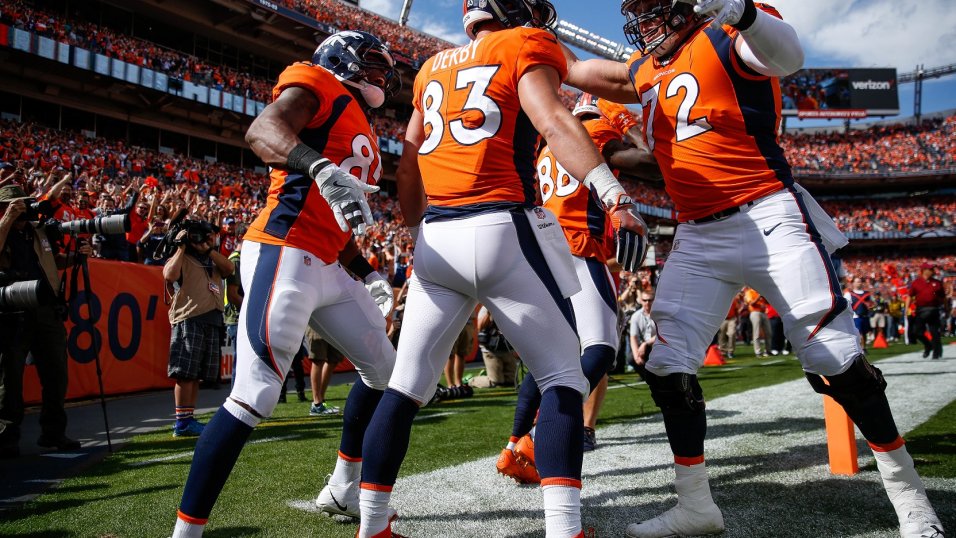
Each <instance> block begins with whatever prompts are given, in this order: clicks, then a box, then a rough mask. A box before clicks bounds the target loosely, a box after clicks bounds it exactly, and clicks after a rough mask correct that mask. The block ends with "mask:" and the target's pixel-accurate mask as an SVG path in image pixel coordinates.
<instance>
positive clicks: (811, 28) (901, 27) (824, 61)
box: [771, 0, 956, 72]
mask: <svg viewBox="0 0 956 538" xmlns="http://www.w3.org/2000/svg"><path fill="white" fill-rule="evenodd" d="M771 1H772V2H773V0H771ZM773 4H774V6H776V7H777V8H778V9H779V10H780V13H781V14H782V15H783V17H784V19H786V20H787V21H789V22H790V23H791V24H793V25H794V27H795V28H796V29H797V33H798V35H799V36H800V41H801V43H803V47H804V49H805V50H806V52H807V67H840V66H847V67H876V66H882V67H896V68H898V69H899V70H900V71H901V72H906V71H911V70H913V69H914V68H915V67H916V65H917V64H925V65H926V66H927V67H935V66H939V65H944V64H952V63H956V48H954V47H953V45H952V44H953V43H956V10H954V9H953V3H952V0H777V1H776V2H773Z"/></svg>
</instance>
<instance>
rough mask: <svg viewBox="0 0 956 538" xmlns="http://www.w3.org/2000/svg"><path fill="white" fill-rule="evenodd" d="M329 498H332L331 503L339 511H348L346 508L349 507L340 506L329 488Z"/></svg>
mask: <svg viewBox="0 0 956 538" xmlns="http://www.w3.org/2000/svg"><path fill="white" fill-rule="evenodd" d="M329 497H332V502H334V503H335V506H337V507H338V509H339V510H341V511H343V512H345V511H347V510H348V507H349V506H348V505H345V506H342V505H341V504H339V500H338V499H336V498H335V494H334V493H332V489H331V488H329Z"/></svg>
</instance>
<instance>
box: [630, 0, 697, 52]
mask: <svg viewBox="0 0 956 538" xmlns="http://www.w3.org/2000/svg"><path fill="white" fill-rule="evenodd" d="M621 13H622V14H623V15H624V16H625V17H627V22H626V23H625V24H624V35H626V36H627V40H628V41H629V42H630V43H631V44H632V45H634V46H635V47H637V49H638V50H640V51H641V52H642V53H644V54H651V53H655V52H656V53H657V54H655V55H657V56H666V55H668V54H670V53H671V52H673V51H674V50H676V49H677V47H676V46H675V43H674V41H675V40H674V39H671V37H672V36H673V35H674V34H676V33H677V32H679V31H680V30H682V29H684V28H686V27H687V26H689V25H696V24H697V22H698V21H699V20H700V17H699V16H698V15H697V14H695V13H694V8H693V6H692V2H687V1H686V0H624V1H623V2H622V3H621ZM641 28H644V29H643V30H642V29H641ZM649 38H650V39H651V41H648V39H649ZM665 43H666V45H665ZM662 46H664V48H665V49H668V50H662V51H658V48H660V47H662Z"/></svg>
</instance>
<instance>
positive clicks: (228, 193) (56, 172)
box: [0, 116, 956, 255]
mask: <svg viewBox="0 0 956 538" xmlns="http://www.w3.org/2000/svg"><path fill="white" fill-rule="evenodd" d="M375 122H376V126H377V129H378V130H379V133H381V134H383V135H384V136H387V137H393V136H394V137H400V136H401V134H402V125H403V124H402V122H401V121H400V120H398V119H393V118H389V117H386V116H376V117H375ZM0 135H2V143H0V161H2V162H9V163H13V164H16V165H17V169H18V171H19V173H21V174H23V175H25V176H27V177H26V179H27V180H29V181H31V184H30V188H31V189H33V190H34V191H42V190H43V188H44V187H45V188H49V187H50V186H51V185H52V184H53V183H55V181H54V180H53V179H51V178H54V177H56V179H59V177H62V175H63V174H64V173H66V172H69V173H70V174H71V178H72V181H73V185H72V186H73V187H74V189H75V190H76V192H77V193H78V194H80V195H81V196H82V197H86V198H88V203H89V204H90V205H91V207H95V208H97V209H98V210H100V211H103V212H108V211H110V210H112V209H114V208H118V207H122V206H123V205H124V204H125V200H124V199H123V196H122V193H123V192H124V191H125V190H126V189H127V187H129V186H130V185H134V186H135V185H143V184H149V185H154V184H155V185H159V187H157V188H156V189H155V194H156V195H158V196H160V197H161V198H163V197H165V201H164V202H163V203H161V204H158V207H157V209H156V214H157V215H159V216H161V217H164V218H167V219H168V218H169V217H170V216H171V215H172V214H173V213H174V212H175V211H174V210H175V209H176V208H177V207H184V206H187V205H191V206H192V207H193V208H194V211H195V212H197V215H198V214H200V213H201V216H204V217H209V218H210V220H212V221H214V222H217V223H220V222H221V221H222V220H224V219H234V220H235V222H236V225H237V226H238V227H239V228H240V229H241V228H242V226H243V225H244V224H248V223H249V222H251V220H252V219H253V218H255V215H256V214H257V212H258V210H259V209H260V208H261V206H262V203H263V201H264V200H265V196H266V194H267V189H268V183H269V181H268V177H267V176H266V175H265V174H263V173H260V172H258V171H256V170H255V169H253V168H249V167H247V168H241V167H238V166H235V165H231V164H225V163H213V162H208V161H206V160H202V159H193V158H190V157H186V156H183V155H178V154H169V153H161V152H158V151H154V150H152V149H145V148H140V147H135V146H128V145H127V144H126V143H124V142H123V141H119V140H106V139H103V138H88V137H86V136H84V135H82V134H79V133H73V132H69V131H61V130H57V129H52V128H49V127H45V126H42V125H39V124H35V123H29V122H28V123H16V122H13V121H9V120H4V121H0ZM260 170H261V169H260ZM624 185H625V187H626V188H627V189H628V191H629V193H630V195H631V196H632V197H633V198H634V199H635V200H639V201H641V202H642V203H644V204H646V205H649V206H652V207H658V208H663V209H671V208H672V207H673V205H672V203H671V202H670V199H669V197H668V196H667V193H666V192H665V191H664V189H663V186H662V185H661V184H659V183H650V182H640V181H630V180H625V181H624ZM153 195H154V193H153V190H151V191H150V195H149V198H151V197H152V196H153ZM149 198H147V199H146V200H145V201H146V202H147V203H148V202H149V201H150V199H149ZM375 204H376V207H377V208H378V209H379V210H380V211H382V212H383V214H385V215H396V216H397V215H398V211H397V209H395V201H394V199H390V198H387V197H377V198H376V202H375ZM823 205H824V207H825V208H826V209H827V210H828V211H829V212H830V214H831V215H833V216H834V219H835V220H836V221H837V224H838V225H839V226H840V228H841V229H843V230H844V231H846V232H872V231H902V232H913V231H917V230H934V229H952V228H953V226H954V223H956V197H953V196H950V195H938V196H928V197H925V196H924V197H918V198H893V199H884V200H855V199H842V200H830V201H823ZM389 231H392V232H394V231H395V230H394V229H389V230H383V233H384V234H386V236H387V233H388V232H389ZM386 236H383V237H386ZM383 244H384V242H383ZM658 254H659V255H660V254H661V253H660V252H659V253H658Z"/></svg>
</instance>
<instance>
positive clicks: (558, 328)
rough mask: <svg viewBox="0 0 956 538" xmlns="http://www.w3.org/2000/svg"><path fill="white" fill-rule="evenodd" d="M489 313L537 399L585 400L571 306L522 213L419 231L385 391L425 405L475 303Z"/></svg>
mask: <svg viewBox="0 0 956 538" xmlns="http://www.w3.org/2000/svg"><path fill="white" fill-rule="evenodd" d="M479 301H480V302H481V303H482V304H484V305H485V306H487V307H488V310H489V311H490V312H491V315H492V316H493V317H494V319H495V321H496V322H497V324H498V327H499V328H500V329H501V332H502V333H503V334H504V335H505V337H506V338H507V339H508V342H510V343H511V345H512V346H514V348H515V349H516V350H517V351H518V354H519V355H520V356H521V360H523V361H524V363H525V364H526V365H527V366H528V369H529V370H530V371H531V374H532V375H534V378H535V380H536V381H537V382H538V385H539V387H540V388H541V392H542V393H543V392H545V391H546V390H547V389H549V388H551V387H554V386H565V387H570V388H573V389H575V390H577V391H578V392H580V393H581V394H582V396H586V395H587V394H588V382H587V380H586V379H585V377H584V374H583V373H582V372H581V361H580V348H579V342H578V337H577V334H576V333H575V331H574V327H573V319H574V314H573V311H572V309H571V306H570V301H568V300H566V299H563V298H562V297H561V295H560V292H559V291H558V290H557V284H556V283H555V282H554V277H553V276H552V275H551V271H550V270H549V269H548V267H547V265H546V264H545V262H544V259H543V257H542V256H541V251H540V248H539V247H538V244H537V242H536V240H535V239H534V236H533V232H532V231H531V226H530V224H529V223H528V221H527V217H525V215H524V213H523V212H522V213H520V214H514V215H513V214H512V213H510V212H507V211H501V212H496V213H488V214H484V215H478V216H474V217H470V218H464V219H457V220H441V221H434V222H428V223H424V224H422V228H421V231H420V232H419V236H418V243H417V244H416V246H415V269H414V273H413V274H412V278H411V280H410V281H409V285H408V299H407V301H406V304H405V319H404V321H403V323H402V335H401V338H400V339H399V344H398V356H397V358H396V362H395V371H394V373H393V374H392V379H391V381H390V382H389V385H388V386H389V387H390V388H392V389H394V390H397V391H398V392H400V393H402V394H404V395H406V396H408V397H409V398H411V399H413V400H415V401H417V402H419V403H422V404H424V403H427V402H428V401H429V400H430V399H431V397H432V395H433V394H434V392H435V388H436V386H437V383H438V379H439V378H440V377H441V373H442V368H443V367H444V365H445V363H446V362H447V361H448V355H449V353H450V352H451V347H452V344H453V343H454V342H455V339H456V338H457V337H458V334H459V333H460V332H461V329H462V327H463V326H464V324H465V321H466V320H467V319H468V316H469V315H471V312H472V311H473V310H474V309H475V306H476V305H477V303H478V302H479Z"/></svg>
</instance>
